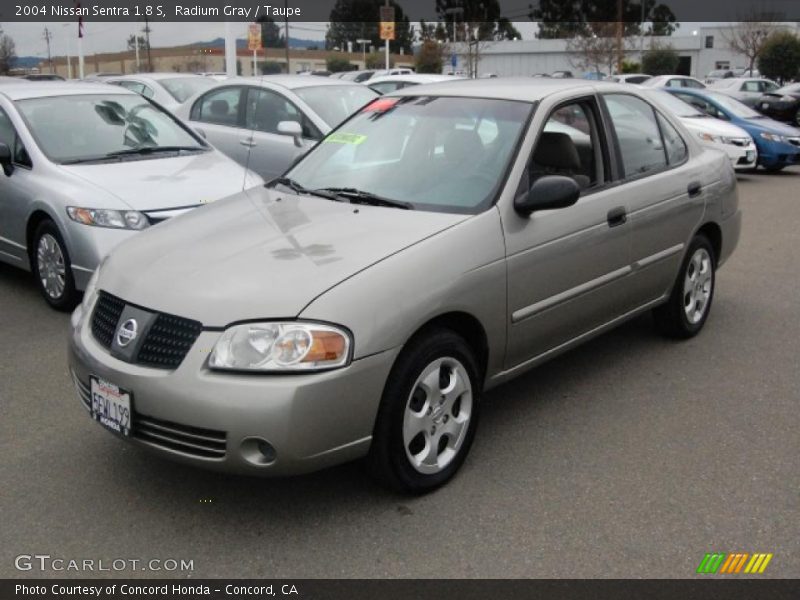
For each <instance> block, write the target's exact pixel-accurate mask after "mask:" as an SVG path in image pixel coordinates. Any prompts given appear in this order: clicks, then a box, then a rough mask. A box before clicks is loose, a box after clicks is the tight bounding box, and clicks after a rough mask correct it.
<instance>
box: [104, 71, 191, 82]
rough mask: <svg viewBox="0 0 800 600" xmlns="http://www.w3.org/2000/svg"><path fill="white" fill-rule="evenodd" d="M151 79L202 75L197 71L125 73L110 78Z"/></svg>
mask: <svg viewBox="0 0 800 600" xmlns="http://www.w3.org/2000/svg"><path fill="white" fill-rule="evenodd" d="M137 77H138V78H139V79H152V80H153V81H158V80H160V79H177V78H180V77H193V78H194V77H203V76H202V75H198V74H197V73H126V74H125V75H115V76H114V77H113V78H110V79H135V78H137Z"/></svg>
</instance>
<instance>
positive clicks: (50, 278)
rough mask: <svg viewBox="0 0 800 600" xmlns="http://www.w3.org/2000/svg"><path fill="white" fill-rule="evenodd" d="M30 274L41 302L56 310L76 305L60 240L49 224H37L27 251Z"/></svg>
mask: <svg viewBox="0 0 800 600" xmlns="http://www.w3.org/2000/svg"><path fill="white" fill-rule="evenodd" d="M30 260H31V272H32V273H33V275H34V277H36V284H37V287H38V288H39V291H40V292H41V293H42V296H43V297H44V299H45V301H46V302H47V303H48V304H49V305H50V306H52V307H53V308H55V309H56V310H61V311H69V310H72V309H73V308H75V306H77V304H78V299H79V294H78V291H77V290H76V289H75V279H74V278H73V276H72V263H71V262H70V259H69V253H68V252H67V247H66V245H65V244H64V239H63V238H62V237H61V233H60V232H59V231H58V227H56V225H55V223H53V221H51V220H49V219H46V220H44V221H42V222H41V223H39V226H38V227H37V228H36V231H35V232H34V234H33V245H32V247H31V248H30Z"/></svg>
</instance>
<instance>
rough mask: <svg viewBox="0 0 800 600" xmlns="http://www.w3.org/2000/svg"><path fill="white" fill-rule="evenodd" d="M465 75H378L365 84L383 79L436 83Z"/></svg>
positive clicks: (453, 79)
mask: <svg viewBox="0 0 800 600" xmlns="http://www.w3.org/2000/svg"><path fill="white" fill-rule="evenodd" d="M459 79H463V77H458V76H456V75H436V74H433V73H405V74H401V75H378V76H376V77H372V78H370V79H367V80H366V81H365V82H363V84H364V85H372V84H373V83H381V82H382V81H411V82H414V83H435V82H438V81H458V80H459Z"/></svg>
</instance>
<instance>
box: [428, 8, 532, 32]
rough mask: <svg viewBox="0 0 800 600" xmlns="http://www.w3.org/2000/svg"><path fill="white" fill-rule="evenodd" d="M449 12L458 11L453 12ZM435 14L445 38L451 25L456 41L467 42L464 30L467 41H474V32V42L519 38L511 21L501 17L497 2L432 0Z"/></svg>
mask: <svg viewBox="0 0 800 600" xmlns="http://www.w3.org/2000/svg"><path fill="white" fill-rule="evenodd" d="M453 9H455V10H456V11H458V12H453ZM448 11H450V12H448ZM436 13H437V15H438V17H439V20H440V21H442V22H444V23H445V32H446V34H447V35H448V36H449V37H452V35H453V24H454V22H455V30H456V38H457V41H462V42H463V41H465V40H466V39H467V37H468V36H467V31H466V30H467V27H469V29H470V33H469V39H471V40H475V38H476V35H475V32H476V30H477V39H478V40H481V41H490V40H513V39H515V38H521V37H522V36H521V35H520V33H519V31H518V30H517V29H516V27H514V25H513V24H512V23H511V21H509V20H508V19H507V18H506V17H503V16H501V15H502V10H501V8H500V2H499V1H498V0H436Z"/></svg>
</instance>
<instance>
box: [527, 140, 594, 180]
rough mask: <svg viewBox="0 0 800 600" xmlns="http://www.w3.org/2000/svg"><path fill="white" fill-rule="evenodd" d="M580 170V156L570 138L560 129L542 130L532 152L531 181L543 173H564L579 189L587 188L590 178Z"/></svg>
mask: <svg viewBox="0 0 800 600" xmlns="http://www.w3.org/2000/svg"><path fill="white" fill-rule="evenodd" d="M580 171H581V158H580V155H579V154H578V148H577V147H576V146H575V142H573V141H572V138H571V137H570V136H569V135H568V134H566V133H562V132H560V131H544V132H542V135H541V136H540V137H539V140H538V141H537V143H536V150H534V152H533V165H532V168H531V183H533V182H534V181H536V179H538V178H539V177H542V176H544V175H566V176H567V177H572V178H573V179H574V180H575V182H576V183H577V184H578V186H579V187H580V188H581V189H585V188H588V187H589V186H590V185H591V179H589V177H587V176H586V175H584V174H582V173H581V172H580Z"/></svg>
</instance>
